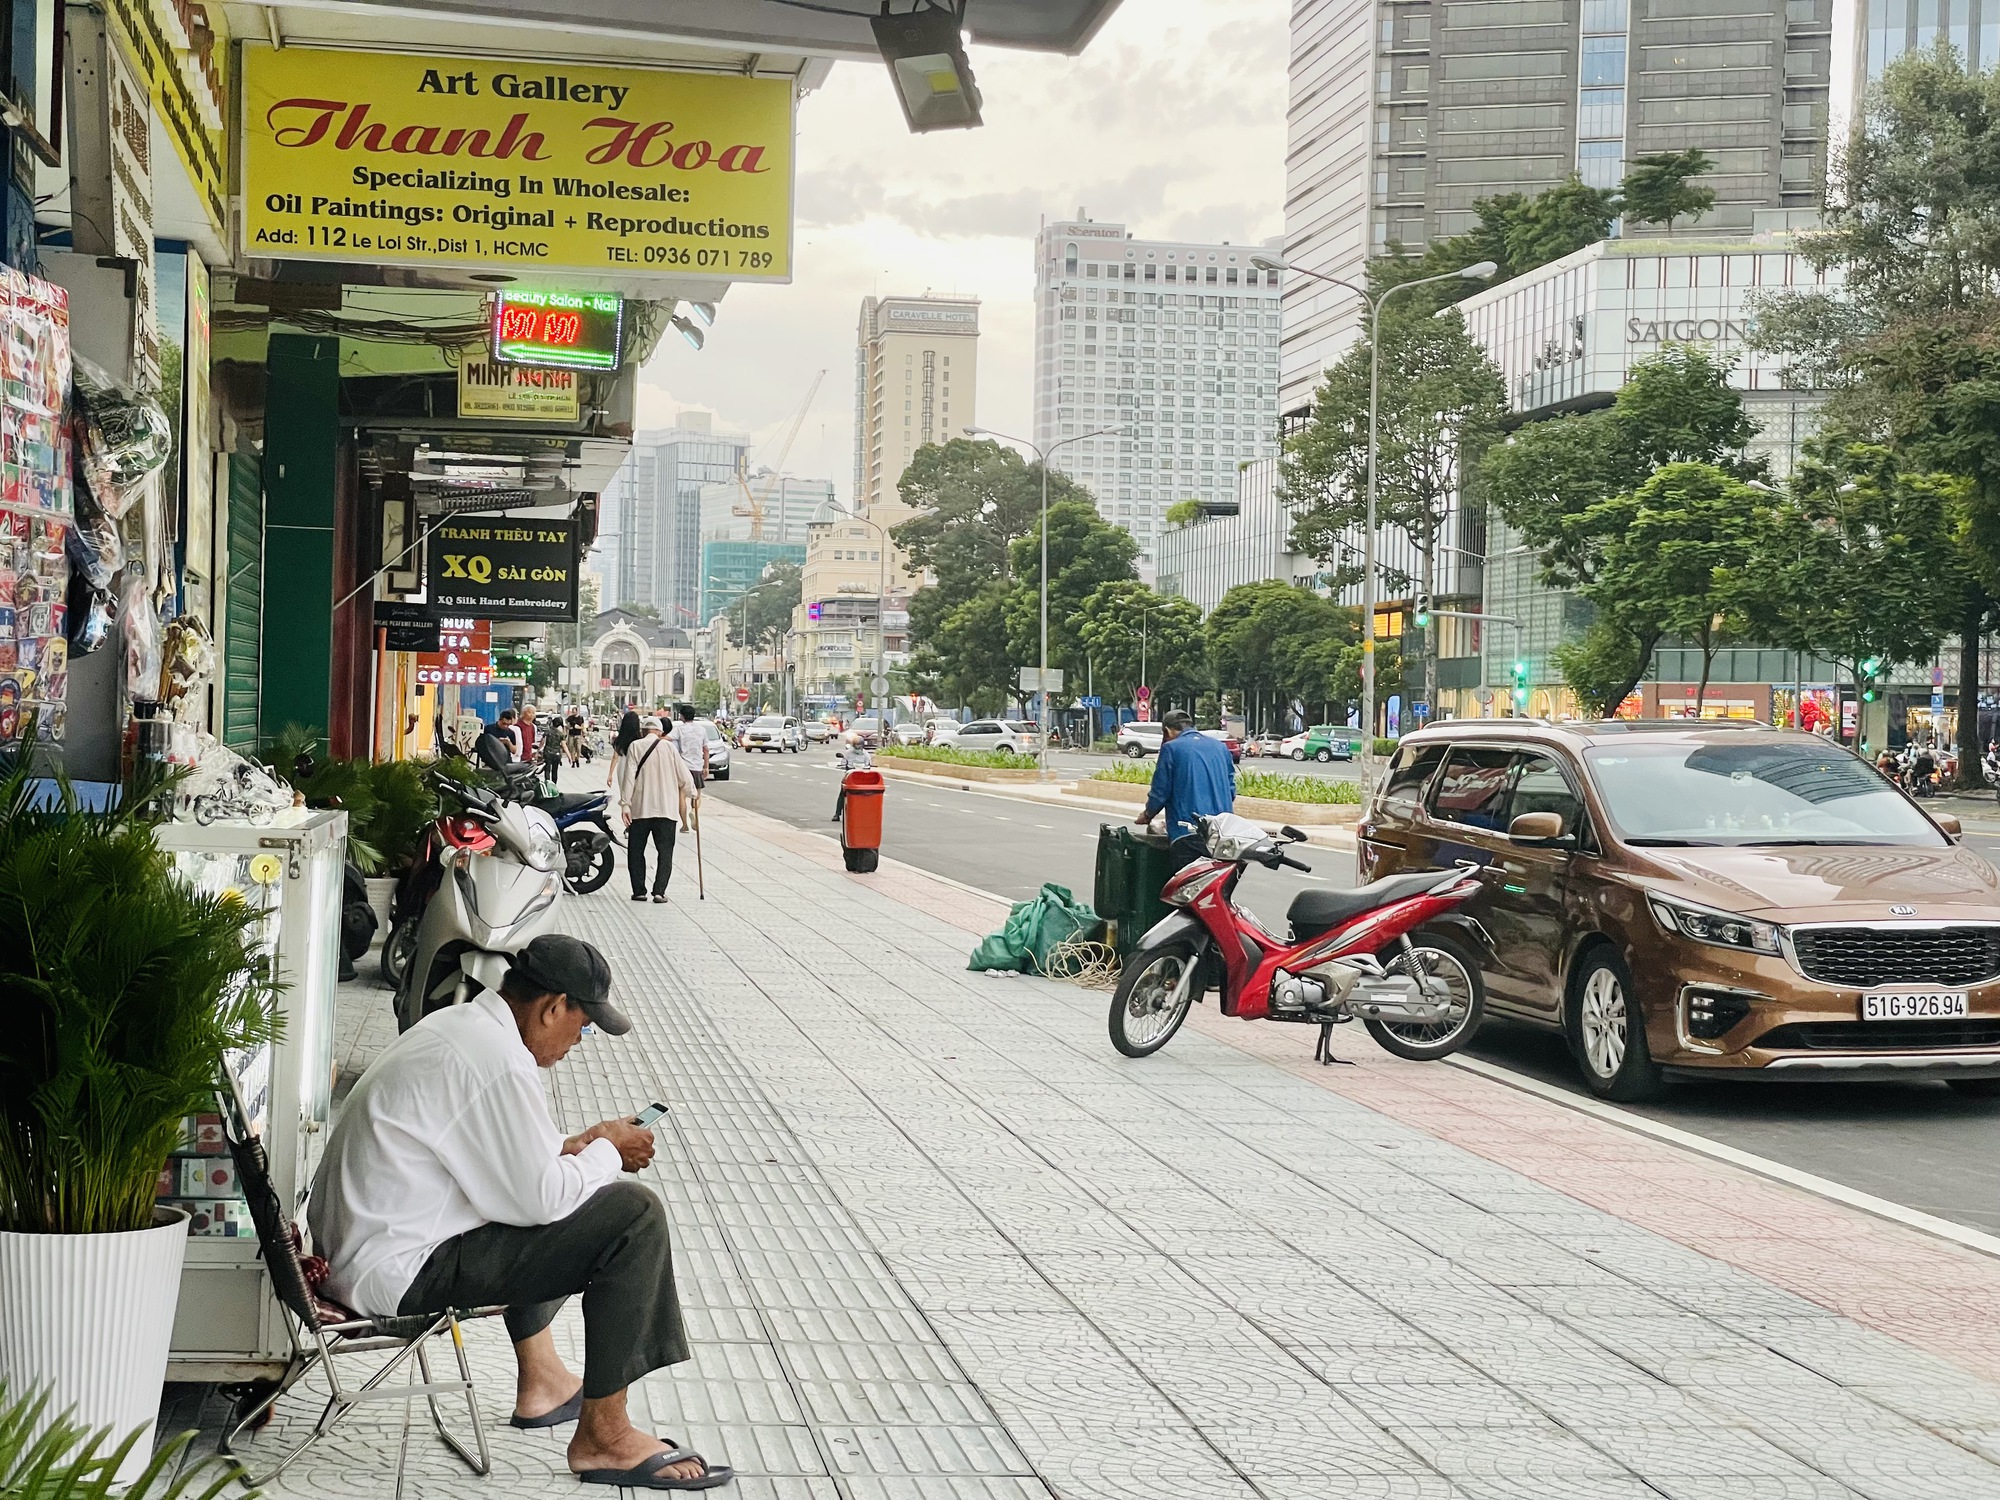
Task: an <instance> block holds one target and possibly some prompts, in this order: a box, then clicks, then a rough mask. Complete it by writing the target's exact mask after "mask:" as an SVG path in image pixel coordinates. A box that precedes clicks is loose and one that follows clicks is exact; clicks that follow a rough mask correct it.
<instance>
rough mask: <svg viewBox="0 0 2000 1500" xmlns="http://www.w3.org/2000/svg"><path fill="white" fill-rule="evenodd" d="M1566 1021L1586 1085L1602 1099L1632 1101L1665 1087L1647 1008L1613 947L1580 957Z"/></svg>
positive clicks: (1571, 1046) (1621, 1101) (1598, 949)
mask: <svg viewBox="0 0 2000 1500" xmlns="http://www.w3.org/2000/svg"><path fill="white" fill-rule="evenodd" d="M1564 1023H1565V1029H1566V1030H1567V1031H1568V1033H1569V1047H1570V1052H1571V1054H1572V1055H1574V1056H1575V1058H1576V1062H1577V1068H1578V1070H1579V1071H1580V1072H1581V1073H1582V1074H1583V1081H1584V1084H1585V1085H1586V1086H1587V1087H1588V1088H1589V1090H1590V1091H1591V1093H1593V1094H1595V1095H1597V1097H1598V1098H1600V1099H1611V1100H1615V1101H1617V1102H1618V1103H1621V1104H1626V1103H1631V1102H1633V1101H1635V1100H1639V1099H1650V1098H1651V1097H1653V1096H1654V1095H1655V1094H1657V1093H1658V1092H1659V1091H1660V1087H1661V1078H1660V1069H1659V1066H1658V1064H1656V1063H1655V1062H1654V1061H1653V1056H1652V1051H1651V1049H1650V1048H1648V1047H1647V1045H1646V1017H1645V1012H1644V1011H1643V1010H1642V1009H1641V1008H1640V1006H1639V1002H1638V1000H1637V999H1636V998H1635V997H1634V994H1633V989H1632V975H1631V973H1630V971H1629V970H1627V969H1626V967H1625V963H1624V960H1623V959H1621V958H1620V957H1619V956H1618V955H1617V953H1616V952H1614V951H1613V950H1612V949H1610V948H1608V947H1598V948H1596V949H1593V950H1592V951H1590V952H1589V953H1587V954H1585V955H1584V956H1583V957H1582V958H1581V959H1580V960H1579V966H1578V969H1577V973H1576V978H1575V981H1574V987H1573V988H1572V990H1571V992H1570V1003H1569V1004H1568V1005H1567V1006H1566V1007H1565V1015H1564Z"/></svg>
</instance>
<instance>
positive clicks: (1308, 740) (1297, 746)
mask: <svg viewBox="0 0 2000 1500" xmlns="http://www.w3.org/2000/svg"><path fill="white" fill-rule="evenodd" d="M1359 734H1360V731H1359V730H1355V729H1348V728H1345V727H1344V726H1341V725H1337V724H1315V725H1313V726H1312V728H1310V729H1308V730H1307V731H1306V732H1305V733H1304V734H1295V735H1293V736H1292V737H1291V738H1290V739H1288V740H1285V741H1284V742H1283V743H1282V744H1281V745H1280V746H1279V747H1278V753H1279V754H1281V755H1289V756H1290V757H1291V758H1292V759H1293V760H1316V761H1319V762H1321V763H1322V764H1324V763H1325V762H1327V761H1330V760H1353V759H1354V753H1355V749H1356V744H1357V736H1358V735H1359Z"/></svg>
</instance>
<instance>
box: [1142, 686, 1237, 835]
mask: <svg viewBox="0 0 2000 1500" xmlns="http://www.w3.org/2000/svg"><path fill="white" fill-rule="evenodd" d="M1160 731H1161V741H1160V759H1159V764H1158V765H1156V766H1154V767H1153V786H1152V790H1151V791H1149V792H1148V793H1147V794H1146V810H1145V811H1144V812H1142V813H1141V814H1140V815H1139V816H1138V817H1136V818H1134V819H1133V820H1132V821H1133V822H1135V823H1138V824H1140V825H1142V826H1143V825H1146V824H1149V823H1151V822H1152V821H1153V819H1154V818H1156V817H1158V816H1159V814H1160V811H1161V809H1162V808H1164V809H1165V810H1166V814H1167V838H1168V840H1169V842H1170V845H1171V852H1172V855H1173V858H1172V861H1171V864H1172V867H1173V869H1174V870H1176V871H1178V870H1181V869H1184V868H1185V867H1186V866H1187V865H1188V864H1190V863H1191V862H1193V861H1194V860H1197V859H1200V858H1201V857H1202V855H1203V850H1202V845H1201V840H1200V839H1199V838H1198V837H1196V835H1195V829H1194V820H1195V819H1196V818H1207V817H1213V816H1214V815H1215V814H1216V813H1226V812H1229V811H1231V810H1232V809H1233V808H1234V807H1235V806H1236V763H1235V762H1234V761H1232V760H1231V759H1230V758H1229V747H1228V746H1227V745H1225V744H1223V742H1222V741H1221V740H1217V739H1211V738H1209V736H1207V735H1205V734H1199V733H1197V732H1196V730H1195V727H1194V719H1193V717H1192V716H1191V715H1190V714H1188V713H1187V711H1186V710H1184V709H1179V708H1173V709H1169V710H1167V712H1166V715H1165V716H1164V717H1163V718H1162V719H1161V720H1160Z"/></svg>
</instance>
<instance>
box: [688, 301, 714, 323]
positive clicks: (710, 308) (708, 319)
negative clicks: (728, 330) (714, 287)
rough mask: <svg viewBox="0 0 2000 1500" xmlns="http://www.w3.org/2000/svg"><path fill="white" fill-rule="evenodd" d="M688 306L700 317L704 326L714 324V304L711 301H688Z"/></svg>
mask: <svg viewBox="0 0 2000 1500" xmlns="http://www.w3.org/2000/svg"><path fill="white" fill-rule="evenodd" d="M688 306H689V308H691V309H692V310H693V312H694V315H695V316H696V317H697V318H700V319H701V322H702V326H703V327H704V328H713V327H714V326H715V304H714V303H713V302H690V303H689V304H688Z"/></svg>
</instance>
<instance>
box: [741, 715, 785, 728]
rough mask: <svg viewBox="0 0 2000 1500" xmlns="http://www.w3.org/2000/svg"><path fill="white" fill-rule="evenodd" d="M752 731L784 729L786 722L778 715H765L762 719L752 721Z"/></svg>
mask: <svg viewBox="0 0 2000 1500" xmlns="http://www.w3.org/2000/svg"><path fill="white" fill-rule="evenodd" d="M750 727H751V728H752V729H783V728H784V727H785V721H784V720H783V719H781V718H779V717H778V716H777V715H776V714H765V715H764V716H763V717H762V718H761V719H755V720H752V721H751V724H750Z"/></svg>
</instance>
